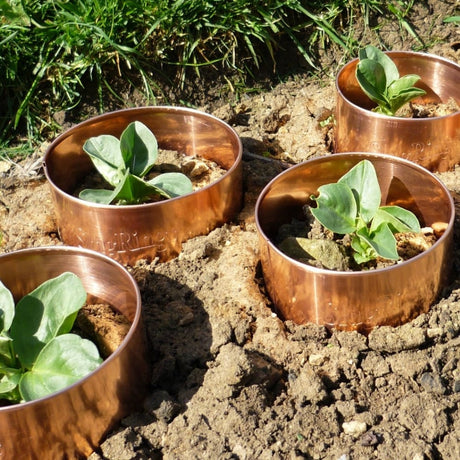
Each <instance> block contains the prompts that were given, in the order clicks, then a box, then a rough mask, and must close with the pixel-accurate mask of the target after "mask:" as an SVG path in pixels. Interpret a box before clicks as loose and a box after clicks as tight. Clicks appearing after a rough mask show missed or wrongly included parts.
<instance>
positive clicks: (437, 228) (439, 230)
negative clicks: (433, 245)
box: [431, 222, 448, 238]
mask: <svg viewBox="0 0 460 460" xmlns="http://www.w3.org/2000/svg"><path fill="white" fill-rule="evenodd" d="M447 227H448V224H447V222H433V223H432V224H431V228H432V229H433V232H434V234H435V236H436V238H440V237H441V236H442V235H443V234H444V232H445V231H446V230H447Z"/></svg>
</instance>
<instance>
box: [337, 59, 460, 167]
mask: <svg viewBox="0 0 460 460" xmlns="http://www.w3.org/2000/svg"><path fill="white" fill-rule="evenodd" d="M387 54H388V56H390V57H391V59H392V60H393V61H394V62H395V64H396V65H397V67H398V70H399V73H400V75H401V76H402V75H406V74H417V75H419V76H420V77H421V80H420V81H419V82H418V83H417V84H416V86H418V87H421V88H423V89H424V90H425V91H426V93H427V94H426V95H425V96H423V97H422V98H419V99H418V100H419V101H423V102H425V103H431V102H447V101H448V100H449V99H450V98H452V99H453V100H454V101H456V103H457V104H458V105H459V106H460V84H459V81H460V66H459V65H457V64H455V63H454V62H452V61H449V60H447V59H444V58H441V57H439V56H434V55H430V54H425V53H414V52H388V53H387ZM357 63H358V59H354V60H353V61H350V62H349V63H348V64H346V65H345V66H344V67H343V68H342V69H341V70H340V72H339V73H338V75H337V78H336V89H337V105H336V112H335V118H336V126H335V145H334V150H335V151H336V152H376V153H386V154H389V155H395V156H398V157H401V158H406V159H408V160H411V161H413V162H415V163H417V164H420V165H421V166H424V167H425V168H427V169H429V170H430V171H447V170H450V169H452V168H453V167H454V166H455V165H456V164H457V163H458V162H459V160H460V149H459V145H460V111H457V112H455V113H452V114H450V115H445V116H438V117H433V118H402V117H389V116H386V115H381V114H378V113H375V112H372V111H371V109H372V107H373V106H374V104H373V103H372V101H371V100H370V99H369V98H368V97H367V96H366V95H365V94H364V92H363V91H362V90H361V88H360V86H359V84H358V81H357V80H356V76H355V70H356V65H357ZM415 102H416V101H415Z"/></svg>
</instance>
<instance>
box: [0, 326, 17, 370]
mask: <svg viewBox="0 0 460 460" xmlns="http://www.w3.org/2000/svg"><path fill="white" fill-rule="evenodd" d="M14 364H15V356H14V351H13V341H12V339H11V338H10V337H8V336H7V335H4V334H0V367H1V366H2V365H5V366H7V367H11V366H14ZM0 373H1V370H0Z"/></svg>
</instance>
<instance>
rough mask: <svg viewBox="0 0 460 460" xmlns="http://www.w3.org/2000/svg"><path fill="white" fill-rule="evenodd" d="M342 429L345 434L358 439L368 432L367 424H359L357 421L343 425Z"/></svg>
mask: <svg viewBox="0 0 460 460" xmlns="http://www.w3.org/2000/svg"><path fill="white" fill-rule="evenodd" d="M342 428H343V431H344V433H345V434H349V435H351V436H354V437H355V438H356V437H358V436H361V435H362V434H363V433H365V432H366V430H367V425H366V423H365V422H359V421H357V420H352V421H351V422H345V423H343V424H342Z"/></svg>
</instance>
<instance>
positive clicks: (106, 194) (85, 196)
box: [78, 188, 116, 204]
mask: <svg viewBox="0 0 460 460" xmlns="http://www.w3.org/2000/svg"><path fill="white" fill-rule="evenodd" d="M115 196H116V194H115V193H114V191H113V190H105V189H92V188H87V189H85V190H82V191H81V192H80V193H79V195H78V197H79V198H80V199H82V200H85V201H91V202H92V203H99V204H110V203H111V202H112V201H113V199H114V198H115Z"/></svg>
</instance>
